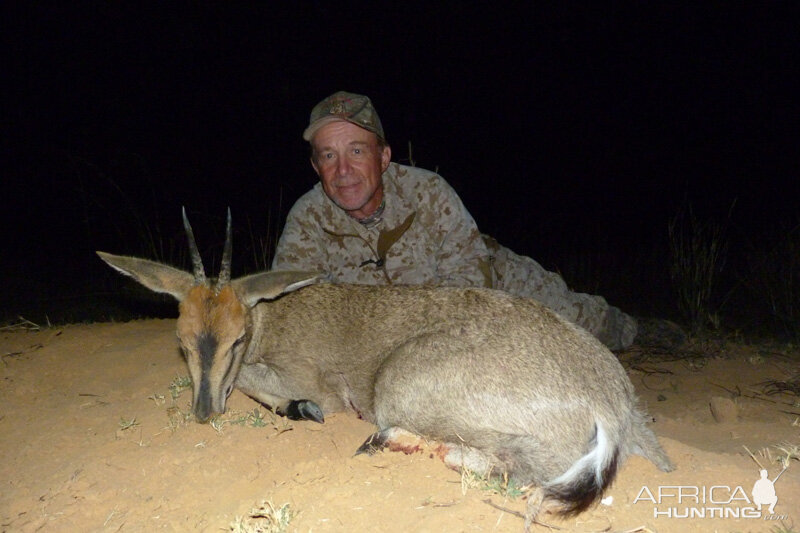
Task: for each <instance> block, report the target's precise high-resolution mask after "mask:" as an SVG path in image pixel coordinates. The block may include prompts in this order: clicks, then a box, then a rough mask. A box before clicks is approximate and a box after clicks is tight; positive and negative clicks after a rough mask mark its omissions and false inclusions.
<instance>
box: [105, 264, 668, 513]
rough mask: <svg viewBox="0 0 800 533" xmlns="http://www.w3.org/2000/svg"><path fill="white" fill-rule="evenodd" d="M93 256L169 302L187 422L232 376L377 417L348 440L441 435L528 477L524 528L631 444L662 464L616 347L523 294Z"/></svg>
mask: <svg viewBox="0 0 800 533" xmlns="http://www.w3.org/2000/svg"><path fill="white" fill-rule="evenodd" d="M100 256H101V258H102V259H103V260H104V261H106V262H107V263H109V264H110V265H112V266H113V267H114V268H116V269H117V270H119V271H120V272H122V273H124V274H127V275H130V276H132V277H134V278H135V279H136V280H138V281H139V282H141V283H142V284H144V285H145V286H147V287H149V288H151V289H152V290H155V291H157V292H165V293H168V294H171V295H173V296H175V298H177V299H178V300H179V301H180V302H181V305H180V311H181V315H180V318H179V319H178V336H179V337H180V340H181V344H182V347H183V349H184V352H185V353H186V356H187V360H188V363H189V368H190V372H191V373H192V379H193V381H194V400H193V410H194V413H195V415H196V416H197V418H198V420H200V421H206V420H208V418H209V417H210V416H212V415H213V414H215V413H222V412H224V410H225V403H226V398H227V395H228V394H229V393H230V391H231V389H232V388H233V386H234V384H235V386H236V387H237V388H239V389H240V390H242V391H243V392H244V393H246V394H248V395H250V396H252V397H253V398H255V399H257V400H259V401H261V402H263V403H265V404H268V405H270V406H272V407H273V408H277V409H278V410H283V409H287V408H294V407H296V406H297V405H298V404H303V405H304V406H305V407H307V406H308V405H312V406H314V407H316V409H317V412H319V417H316V416H315V411H313V410H311V411H304V412H301V413H300V414H301V416H304V417H306V418H311V419H315V420H321V416H322V413H323V412H324V413H328V412H332V411H339V410H344V409H350V410H353V411H354V412H356V413H357V414H358V416H360V417H362V418H364V419H365V420H368V421H370V422H373V423H375V424H376V425H377V426H378V428H379V431H378V432H376V433H375V434H374V435H372V436H371V437H370V438H369V439H368V440H367V441H366V442H365V443H364V445H362V447H361V448H360V449H359V451H364V452H366V453H374V452H375V451H376V450H378V449H381V448H382V447H384V446H388V447H390V448H392V447H394V448H396V449H402V450H404V451H408V450H412V449H415V448H414V445H412V444H410V443H409V442H408V441H407V440H406V439H405V438H401V437H400V436H401V435H407V433H408V432H411V433H413V434H416V435H421V436H423V437H425V438H426V439H433V440H436V441H438V442H440V443H442V444H441V446H440V447H437V448H436V449H435V450H436V451H435V453H436V454H437V455H440V456H442V457H443V459H444V460H445V463H446V464H448V465H449V466H451V467H454V468H467V469H469V470H471V471H475V472H477V473H484V474H486V475H507V476H508V478H509V479H511V480H513V481H515V482H517V483H518V484H520V485H529V484H533V485H539V486H540V487H541V490H540V491H539V492H537V493H536V497H534V498H531V500H530V502H529V505H528V513H527V515H528V516H527V518H528V520H527V521H526V524H527V525H530V523H531V522H532V520H534V519H535V517H536V514H537V513H538V511H539V509H540V506H539V504H540V503H542V502H544V503H547V502H548V501H550V500H555V501H558V502H560V503H561V504H563V506H562V509H563V510H564V512H567V513H574V512H580V511H581V510H583V509H585V508H586V507H587V506H588V505H591V503H592V502H594V501H596V500H597V499H598V498H599V497H600V495H601V494H602V491H603V490H604V489H605V487H606V486H607V485H608V484H609V483H610V482H611V480H612V479H613V476H614V474H615V472H616V468H617V465H618V464H620V463H621V461H623V460H624V459H625V457H627V456H628V455H630V454H639V455H643V456H644V457H647V458H648V459H650V460H651V461H653V462H654V463H655V464H656V466H658V468H660V469H662V470H665V471H669V470H671V469H672V468H673V467H672V464H671V463H670V461H669V458H668V457H667V456H666V454H665V453H664V451H663V450H662V449H661V446H660V445H659V444H658V441H657V440H656V437H655V435H654V434H653V433H652V431H650V429H648V428H647V426H646V417H645V415H644V413H642V412H641V411H640V410H639V409H638V408H637V406H636V397H635V395H634V391H633V386H632V384H631V382H630V380H629V379H628V377H627V375H626V373H625V370H624V369H623V368H622V366H621V365H620V363H619V361H618V360H617V359H616V357H615V356H614V355H613V354H612V353H611V352H609V351H608V349H606V348H605V346H603V344H602V343H600V342H599V341H598V340H597V339H596V338H594V337H593V336H592V335H590V334H589V333H588V332H586V331H584V330H582V329H581V328H579V327H577V326H575V325H574V324H572V323H570V322H568V321H567V320H565V319H563V318H562V317H561V316H559V315H557V314H556V313H554V312H553V311H551V310H549V309H547V308H546V307H545V306H543V305H541V304H540V303H538V302H536V301H534V300H531V299H525V298H517V297H513V296H511V295H509V294H506V293H502V292H499V291H493V290H489V289H467V288H430V287H392V286H388V287H387V286H359V285H333V284H314V285H311V286H309V287H307V288H304V289H300V288H301V287H304V286H306V285H309V284H312V283H314V282H315V281H317V280H318V277H317V275H315V274H309V273H303V272H264V273H259V274H254V275H251V276H247V277H245V278H239V279H236V280H232V281H230V282H229V283H225V284H223V286H221V287H217V286H215V285H214V284H212V283H211V282H209V281H206V280H205V279H204V277H203V278H201V279H200V280H199V281H198V278H197V277H196V276H192V275H191V274H188V273H185V272H182V271H180V270H177V269H174V268H172V267H169V266H166V265H161V264H158V263H154V262H152V261H146V260H142V259H135V258H130V257H121V256H112V255H110V254H104V253H100ZM298 289H300V290H298ZM284 412H286V411H284ZM309 412H310V413H311V415H310V416H309V415H308V413H309Z"/></svg>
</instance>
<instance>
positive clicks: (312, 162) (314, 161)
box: [308, 152, 319, 176]
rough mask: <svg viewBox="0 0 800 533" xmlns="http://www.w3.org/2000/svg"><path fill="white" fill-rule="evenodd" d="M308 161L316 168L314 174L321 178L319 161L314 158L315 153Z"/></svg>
mask: <svg viewBox="0 0 800 533" xmlns="http://www.w3.org/2000/svg"><path fill="white" fill-rule="evenodd" d="M308 160H309V161H311V166H312V167H314V172H316V173H317V176H319V167H317V159H316V158H315V157H314V153H313V152H312V153H311V157H309V158H308Z"/></svg>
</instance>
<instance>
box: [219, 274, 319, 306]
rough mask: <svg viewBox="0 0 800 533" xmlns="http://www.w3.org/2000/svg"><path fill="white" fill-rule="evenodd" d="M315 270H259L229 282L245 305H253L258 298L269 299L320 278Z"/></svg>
mask: <svg viewBox="0 0 800 533" xmlns="http://www.w3.org/2000/svg"><path fill="white" fill-rule="evenodd" d="M322 277H323V275H322V274H319V273H317V272H298V271H293V270H287V271H275V272H260V273H258V274H252V275H250V276H246V277H244V278H239V279H236V280H234V281H232V282H231V285H233V288H234V290H235V291H236V293H237V294H238V295H239V297H240V298H242V300H243V301H244V304H245V305H248V306H251V307H252V306H254V305H256V304H257V303H258V302H259V300H271V299H273V298H277V297H278V296H280V295H281V294H284V293H287V292H292V291H294V290H297V289H299V288H300V287H305V286H306V285H311V284H312V283H316V282H317V281H319V280H320V279H322Z"/></svg>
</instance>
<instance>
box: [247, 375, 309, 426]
mask: <svg viewBox="0 0 800 533" xmlns="http://www.w3.org/2000/svg"><path fill="white" fill-rule="evenodd" d="M236 388H237V389H239V390H240V391H242V392H243V393H245V394H247V395H248V396H250V397H251V398H254V399H256V400H258V401H259V402H261V403H263V404H266V405H268V406H270V407H271V408H272V409H273V410H274V411H275V413H277V414H279V415H281V416H285V417H286V418H288V419H289V420H313V421H314V422H319V423H320V424H322V423H323V422H325V417H324V416H323V414H322V409H320V408H319V406H318V405H317V404H316V403H315V402H313V401H311V400H291V399H289V398H291V396H292V394H291V392H290V391H289V390H288V389H287V388H286V387H285V386H284V385H283V384H282V383H281V381H280V380H279V379H278V376H277V375H276V374H275V371H274V370H272V368H270V367H269V366H267V365H265V364H262V363H253V364H247V363H245V364H243V365H242V367H241V369H240V370H239V375H238V376H237V377H236Z"/></svg>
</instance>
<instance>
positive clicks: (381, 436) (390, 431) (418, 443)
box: [355, 426, 423, 455]
mask: <svg viewBox="0 0 800 533" xmlns="http://www.w3.org/2000/svg"><path fill="white" fill-rule="evenodd" d="M422 442H423V439H422V437H420V436H419V435H415V434H414V433H411V432H410V431H406V430H404V429H402V428H399V427H396V426H395V427H390V428H386V429H382V430H380V431H376V432H375V433H373V434H372V435H370V436H369V437H367V440H365V441H364V443H363V444H362V445H361V446H359V447H358V449H357V450H356V453H355V455H361V454H362V453H365V454H367V455H375V454H376V453H377V452H379V451H381V450H383V449H384V448H389V450H391V451H393V452H403V453H405V454H410V453H414V452H417V451H420V450H421V449H422Z"/></svg>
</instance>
